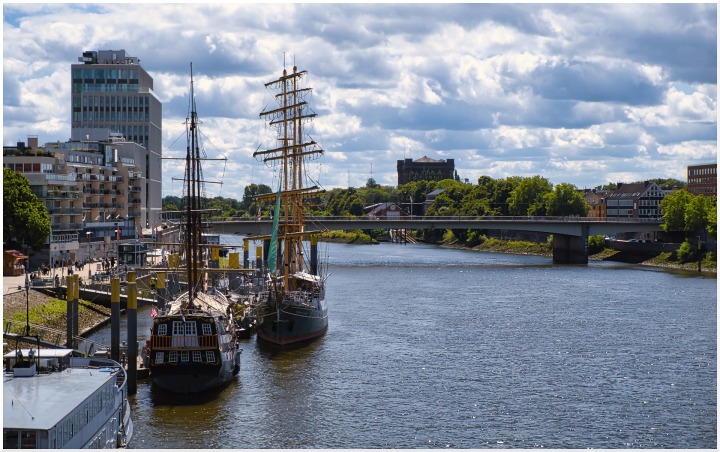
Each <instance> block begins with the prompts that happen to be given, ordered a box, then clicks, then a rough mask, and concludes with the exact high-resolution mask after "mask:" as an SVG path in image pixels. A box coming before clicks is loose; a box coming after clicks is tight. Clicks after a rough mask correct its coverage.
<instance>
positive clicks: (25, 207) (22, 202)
mask: <svg viewBox="0 0 720 452" xmlns="http://www.w3.org/2000/svg"><path fill="white" fill-rule="evenodd" d="M3 209H4V210H5V211H4V213H3V239H4V240H5V242H6V243H16V244H21V243H25V244H27V245H29V246H31V247H32V248H33V249H35V250H39V249H40V248H42V246H43V244H45V243H47V239H48V236H49V235H50V214H49V213H48V211H47V209H46V208H45V206H44V205H43V203H42V202H41V201H40V200H38V198H37V196H35V195H34V194H33V192H32V191H31V190H30V182H29V181H28V180H27V178H26V177H25V176H23V175H22V174H20V173H16V172H15V171H12V170H10V169H8V168H3Z"/></svg>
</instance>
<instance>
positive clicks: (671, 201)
mask: <svg viewBox="0 0 720 452" xmlns="http://www.w3.org/2000/svg"><path fill="white" fill-rule="evenodd" d="M692 198H693V195H692V194H690V193H689V192H688V191H687V190H685V189H684V188H683V189H681V190H676V191H674V192H672V193H670V194H669V195H667V196H665V198H663V200H662V201H660V209H661V210H662V213H663V224H662V228H663V230H664V231H665V232H671V231H686V228H685V210H686V209H687V206H688V204H690V201H692Z"/></svg>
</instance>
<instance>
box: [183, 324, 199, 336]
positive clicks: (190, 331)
mask: <svg viewBox="0 0 720 452" xmlns="http://www.w3.org/2000/svg"><path fill="white" fill-rule="evenodd" d="M185 334H186V335H188V336H197V327H196V325H195V322H185Z"/></svg>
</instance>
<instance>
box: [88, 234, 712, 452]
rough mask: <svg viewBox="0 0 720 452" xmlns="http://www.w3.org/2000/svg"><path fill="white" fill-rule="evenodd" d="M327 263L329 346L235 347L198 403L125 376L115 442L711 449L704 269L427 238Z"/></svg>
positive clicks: (342, 254)
mask: <svg viewBox="0 0 720 452" xmlns="http://www.w3.org/2000/svg"><path fill="white" fill-rule="evenodd" d="M251 254H252V253H251ZM328 254H329V259H330V260H329V272H330V279H329V284H328V287H327V295H326V299H327V300H328V304H329V307H330V327H329V331H328V333H327V335H326V336H324V337H323V338H322V339H320V340H318V341H316V342H315V343H313V344H311V345H310V346H308V347H306V348H303V349H299V350H292V351H286V352H279V353H277V352H275V353H272V352H270V351H268V350H265V349H263V348H261V347H259V346H258V344H257V343H256V342H255V339H254V338H253V339H249V340H247V341H246V342H244V343H243V349H244V350H243V355H242V369H241V371H240V374H239V376H238V378H237V379H236V381H234V382H233V383H232V384H231V385H230V386H229V387H227V388H225V389H224V390H222V391H219V392H215V393H212V394H205V395H201V396H167V395H166V394H162V393H159V392H158V391H155V390H153V389H152V388H151V385H150V383H149V380H144V381H143V380H141V381H139V382H138V393H137V395H136V396H134V397H133V399H132V400H131V405H132V410H133V411H132V414H133V418H134V422H135V435H134V437H133V440H132V442H131V444H130V447H131V448H143V449H157V448H448V447H449V448H483V449H484V448H534V447H546V448H547V447H549V448H586V447H591V448H710V449H714V448H716V446H717V280H716V278H715V277H707V276H700V275H698V274H696V273H680V272H669V271H664V270H658V269H651V268H644V267H639V266H633V265H624V264H619V263H609V262H590V263H589V264H588V265H579V266H571V265H552V263H551V260H550V259H548V258H544V257H532V256H513V255H502V254H488V253H481V252H474V251H460V250H449V249H442V248H438V247H434V246H428V245H410V244H408V245H397V244H380V245H376V246H353V245H341V244H330V245H329V246H328ZM138 317H139V325H140V331H138V338H139V340H142V341H144V339H145V338H146V337H147V333H148V332H149V325H150V322H151V319H150V316H149V312H148V310H147V308H145V309H142V310H141V311H140V313H139V316H138ZM108 334H109V333H108V332H107V330H105V331H102V332H100V333H98V335H97V337H96V339H97V340H101V341H103V342H106V343H109V337H108Z"/></svg>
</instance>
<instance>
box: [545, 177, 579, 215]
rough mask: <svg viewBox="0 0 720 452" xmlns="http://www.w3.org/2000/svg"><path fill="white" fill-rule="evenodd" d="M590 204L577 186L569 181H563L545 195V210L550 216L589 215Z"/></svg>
mask: <svg viewBox="0 0 720 452" xmlns="http://www.w3.org/2000/svg"><path fill="white" fill-rule="evenodd" d="M588 210H590V206H588V204H587V203H586V202H585V198H584V197H583V195H582V194H580V192H579V191H578V190H577V188H576V187H575V186H574V185H572V184H568V183H561V184H558V185H556V186H555V189H554V190H553V191H551V192H550V193H547V194H546V195H545V212H546V214H547V215H550V216H565V215H579V216H581V217H585V216H587V213H588Z"/></svg>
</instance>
